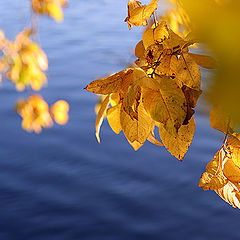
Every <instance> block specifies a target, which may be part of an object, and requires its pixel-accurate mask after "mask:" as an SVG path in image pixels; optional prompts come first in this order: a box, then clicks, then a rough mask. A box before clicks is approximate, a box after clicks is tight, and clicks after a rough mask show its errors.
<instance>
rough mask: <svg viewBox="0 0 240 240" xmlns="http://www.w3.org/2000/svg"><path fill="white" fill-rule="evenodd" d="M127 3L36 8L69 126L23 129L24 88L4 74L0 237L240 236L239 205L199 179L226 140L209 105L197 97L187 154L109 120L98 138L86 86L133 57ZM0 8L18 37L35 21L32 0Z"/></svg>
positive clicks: (54, 92) (53, 95) (54, 96)
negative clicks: (140, 142) (129, 134)
mask: <svg viewBox="0 0 240 240" xmlns="http://www.w3.org/2000/svg"><path fill="white" fill-rule="evenodd" d="M126 6H127V1H126V0H124V1H123V0H121V1H120V0H117V1H116V0H115V1H112V0H88V1H77V0H72V1H69V6H68V7H67V8H66V9H65V10H64V15H65V18H64V22H63V23H62V24H56V23H55V21H54V20H52V19H49V18H47V17H40V19H39V20H40V21H39V36H40V40H41V46H42V48H43V49H44V51H45V52H46V53H47V55H48V59H49V71H48V81H49V83H48V88H45V89H44V90H42V91H41V94H42V95H43V97H44V98H45V99H46V100H47V101H48V102H49V103H50V104H51V103H53V102H54V101H56V100H58V99H62V98H63V99H65V100H67V101H68V102H69V104H70V120H69V123H68V124H67V125H66V126H64V127H62V126H57V124H55V125H54V127H53V128H51V129H49V130H44V131H43V132H42V133H41V134H39V135H36V134H29V133H27V132H25V131H23V130H22V128H21V119H20V117H19V116H17V114H16V113H15V112H14V109H13V106H14V104H15V102H16V100H17V99H19V98H20V97H24V96H25V95H24V93H16V91H15V89H14V86H13V84H11V83H8V82H6V81H5V82H4V83H3V86H2V87H1V88H0V102H1V104H0V240H5V239H6V240H12V239H13V240H15V239H18V240H20V239H24V240H27V239H34V240H35V239H36V240H37V239H44V240H48V239H51V240H55V239H56V240H75V239H76V240H80V239H81V240H82V239H84V240H85V239H86V240H123V239H124V240H135V239H136V240H141V239H144V240H145V239H147V240H150V239H156V240H158V239H164V240H165V239H194V240H195V239H196V240H200V239H219V240H220V239H224V240H225V239H239V238H240V232H239V231H237V230H238V227H239V221H238V220H239V210H236V209H234V208H232V207H231V206H230V205H228V204H227V203H225V202H224V201H223V200H222V199H220V198H219V197H218V196H217V195H216V194H215V193H214V192H211V191H210V192H204V191H203V190H202V189H200V188H198V182H199V178H200V176H201V174H202V173H203V172H204V171H205V166H206V164H207V162H209V161H210V160H211V159H212V157H213V155H214V154H215V152H216V151H217V150H218V147H219V146H220V144H221V142H222V140H223V139H222V138H223V136H222V134H220V133H218V132H217V131H216V130H214V129H212V128H211V127H210V124H209V118H208V115H207V114H206V112H207V111H206V109H208V107H206V106H205V107H202V106H198V107H197V113H196V114H195V116H196V124H197V127H196V133H195V137H194V140H193V143H192V145H191V148H190V151H189V152H188V153H187V155H186V157H185V159H184V161H183V162H182V163H181V162H180V161H178V160H177V159H175V158H174V157H172V156H171V155H170V154H169V153H168V152H167V151H166V150H165V149H164V148H161V147H157V146H154V145H152V144H151V143H145V144H144V146H143V147H142V148H141V149H140V150H139V151H137V152H135V151H134V150H133V149H132V147H131V146H130V145H129V144H128V142H127V140H126V139H125V137H124V136H123V134H122V133H121V134H120V136H118V135H115V134H114V133H113V132H112V130H111V128H110V127H109V125H108V123H107V122H106V121H104V123H103V126H102V130H101V137H102V142H101V144H98V143H97V141H96V139H95V129H94V122H95V118H96V115H95V112H94V106H95V104H96V101H97V98H96V97H95V96H94V94H91V93H88V92H86V91H84V90H83V88H84V87H85V86H86V85H87V84H88V83H90V82H91V81H92V80H94V79H96V78H98V77H102V76H105V74H107V73H112V72H117V71H120V70H123V69H124V68H125V67H126V66H127V65H128V64H129V63H131V62H132V61H133V60H134V59H135V57H134V47H135V45H136V43H137V42H138V41H139V39H140V38H141V35H142V30H141V29H139V28H136V27H134V28H133V29H132V30H131V31H129V30H128V26H127V24H126V23H124V21H123V20H124V19H125V17H126V15H127V8H126ZM163 7H164V6H163ZM0 15H1V18H0V28H1V29H3V30H4V31H5V33H6V36H7V37H8V38H10V39H12V40H13V38H14V36H15V35H16V34H17V33H18V32H20V31H21V30H22V29H23V28H24V27H25V26H26V25H27V24H29V23H30V13H29V1H28V0H23V1H18V0H8V1H1V2H0ZM208 74H209V73H208V72H207V71H206V70H204V71H203V83H204V81H205V78H206V76H207V75H208ZM203 87H204V84H203ZM201 102H204V101H203V100H202V99H200V103H201Z"/></svg>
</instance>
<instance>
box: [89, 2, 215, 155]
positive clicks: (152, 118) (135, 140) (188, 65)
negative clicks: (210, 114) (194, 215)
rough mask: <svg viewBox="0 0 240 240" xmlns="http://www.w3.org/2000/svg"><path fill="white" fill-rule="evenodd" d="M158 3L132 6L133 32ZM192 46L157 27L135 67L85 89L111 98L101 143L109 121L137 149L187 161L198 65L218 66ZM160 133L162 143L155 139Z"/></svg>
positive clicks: (104, 110) (139, 49) (103, 110)
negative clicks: (153, 148)
mask: <svg viewBox="0 0 240 240" xmlns="http://www.w3.org/2000/svg"><path fill="white" fill-rule="evenodd" d="M156 2H157V1H151V3H150V4H149V5H147V6H142V5H141V3H140V2H138V1H134V0H131V1H129V3H128V17H127V19H126V20H127V22H128V24H129V28H130V29H131V27H132V25H136V26H140V25H146V24H147V17H148V18H149V17H150V16H151V14H152V13H153V11H154V10H155V9H156ZM146 16H147V17H146ZM193 43H194V42H193V41H191V40H186V39H183V38H182V37H180V36H179V35H177V34H176V33H174V32H173V31H172V30H171V29H170V28H169V27H168V25H167V23H166V22H164V21H162V22H155V23H154V24H153V25H152V26H151V27H149V28H147V29H146V30H145V31H144V33H143V37H142V40H141V41H140V42H139V43H138V44H137V45H136V48H135V55H136V57H137V58H138V59H137V60H136V61H135V64H136V66H135V67H131V68H128V69H126V70H123V71H120V72H119V73H116V74H114V75H111V76H109V77H107V78H103V79H98V80H95V81H93V82H92V83H90V84H89V85H88V86H87V87H86V89H87V90H88V91H90V92H93V93H96V94H102V95H105V96H106V97H105V99H104V101H103V102H102V104H101V107H100V110H99V112H98V116H97V119H96V136H97V139H98V141H100V138H99V131H100V126H101V123H102V121H103V118H104V117H105V116H106V117H107V120H108V122H109V125H110V126H111V128H112V129H113V131H114V132H115V133H117V134H119V133H120V131H121V130H122V131H123V133H124V135H125V136H126V138H127V140H128V141H129V143H130V144H131V145H132V146H133V148H134V149H135V150H137V149H139V148H140V147H141V146H142V145H143V144H144V142H145V141H146V140H149V141H151V142H153V143H154V144H156V145H164V146H165V147H166V148H167V149H168V151H169V152H170V153H171V154H172V155H173V156H175V157H176V158H178V159H179V160H182V159H183V157H184V155H185V154H186V152H187V151H188V148H189V146H190V144H191V142H192V139H193V136H194V131H195V121H194V118H193V114H194V112H195V111H194V109H193V108H194V107H195V106H196V105H197V100H198V98H199V96H200V95H201V92H202V91H201V89H200V86H201V72H200V68H199V66H198V65H200V66H202V67H207V68H211V67H213V66H212V63H213V59H212V58H211V57H209V56H203V55H198V54H194V53H189V49H188V47H189V46H190V45H192V44H193ZM109 106H110V107H109ZM155 128H158V130H159V136H160V138H161V140H162V143H160V142H159V141H158V140H157V139H156V138H155V137H154V129H155Z"/></svg>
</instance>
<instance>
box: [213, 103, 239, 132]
mask: <svg viewBox="0 0 240 240" xmlns="http://www.w3.org/2000/svg"><path fill="white" fill-rule="evenodd" d="M210 124H211V126H212V128H215V129H217V130H219V131H221V132H223V133H225V134H230V133H233V132H234V123H233V121H232V120H231V118H230V116H229V115H228V114H226V113H224V111H223V109H221V107H220V106H217V105H215V106H213V107H212V110H211V112H210Z"/></svg>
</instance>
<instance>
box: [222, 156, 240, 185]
mask: <svg viewBox="0 0 240 240" xmlns="http://www.w3.org/2000/svg"><path fill="white" fill-rule="evenodd" d="M223 174H224V176H225V177H226V178H227V179H229V180H230V181H231V182H233V183H238V182H240V168H239V167H238V166H237V165H235V163H234V162H233V161H232V159H226V160H225V161H224V165H223Z"/></svg>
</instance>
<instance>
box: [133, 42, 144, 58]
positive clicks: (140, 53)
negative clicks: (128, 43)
mask: <svg viewBox="0 0 240 240" xmlns="http://www.w3.org/2000/svg"><path fill="white" fill-rule="evenodd" d="M144 52H145V48H144V45H143V40H141V41H140V42H139V43H138V44H137V45H136V48H135V56H136V57H137V58H143V56H144Z"/></svg>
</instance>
